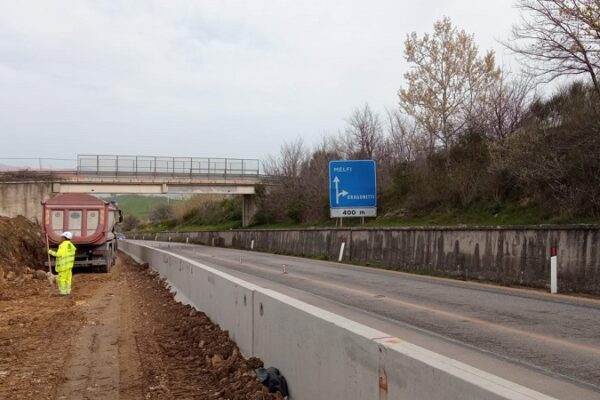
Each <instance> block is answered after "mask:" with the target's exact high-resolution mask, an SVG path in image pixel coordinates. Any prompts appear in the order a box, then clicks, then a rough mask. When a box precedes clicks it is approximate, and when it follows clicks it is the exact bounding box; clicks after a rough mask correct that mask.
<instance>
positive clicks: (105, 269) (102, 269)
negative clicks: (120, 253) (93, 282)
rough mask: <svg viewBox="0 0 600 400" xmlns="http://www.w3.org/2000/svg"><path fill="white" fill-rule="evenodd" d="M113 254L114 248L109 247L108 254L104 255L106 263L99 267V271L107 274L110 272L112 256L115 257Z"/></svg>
mask: <svg viewBox="0 0 600 400" xmlns="http://www.w3.org/2000/svg"><path fill="white" fill-rule="evenodd" d="M112 254H113V252H112V248H110V247H109V248H108V249H107V250H106V255H105V256H104V262H105V264H104V265H100V266H99V267H98V271H100V272H101V273H103V274H107V273H109V272H110V267H111V266H112V257H113V256H112Z"/></svg>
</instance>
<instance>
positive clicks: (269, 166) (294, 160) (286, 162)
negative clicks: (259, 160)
mask: <svg viewBox="0 0 600 400" xmlns="http://www.w3.org/2000/svg"><path fill="white" fill-rule="evenodd" d="M307 154H308V151H307V149H306V146H305V145H304V141H303V140H302V138H297V139H296V140H293V141H291V142H285V143H284V144H283V145H281V148H280V151H279V155H278V156H269V157H268V158H267V161H266V162H265V163H264V169H265V172H266V173H267V174H268V175H275V176H284V177H288V178H295V177H298V176H300V171H301V167H302V164H303V163H304V162H305V161H306V158H307Z"/></svg>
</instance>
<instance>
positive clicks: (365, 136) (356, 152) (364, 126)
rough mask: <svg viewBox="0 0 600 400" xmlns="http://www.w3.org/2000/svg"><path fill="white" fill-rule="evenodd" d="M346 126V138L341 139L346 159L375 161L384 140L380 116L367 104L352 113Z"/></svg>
mask: <svg viewBox="0 0 600 400" xmlns="http://www.w3.org/2000/svg"><path fill="white" fill-rule="evenodd" d="M346 124H347V126H346V131H345V136H342V138H341V141H342V143H343V144H342V147H343V151H344V153H345V155H346V157H347V158H351V159H352V158H353V159H367V160H370V159H373V157H374V156H375V155H376V152H377V149H378V147H379V146H380V145H381V144H382V139H383V132H382V128H381V121H380V119H379V115H378V114H377V113H375V112H373V110H371V107H369V104H368V103H365V105H364V107H362V108H357V109H355V110H354V111H353V112H352V115H350V117H349V118H348V119H347V120H346Z"/></svg>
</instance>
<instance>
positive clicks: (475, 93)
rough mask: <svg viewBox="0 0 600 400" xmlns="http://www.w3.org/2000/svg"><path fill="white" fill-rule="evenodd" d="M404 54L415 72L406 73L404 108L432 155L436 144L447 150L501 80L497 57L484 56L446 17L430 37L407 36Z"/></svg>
mask: <svg viewBox="0 0 600 400" xmlns="http://www.w3.org/2000/svg"><path fill="white" fill-rule="evenodd" d="M404 54H405V58H406V61H408V62H409V63H410V64H411V65H412V67H411V70H410V71H408V72H407V73H406V74H404V78H405V79H406V82H407V86H406V87H405V88H401V89H400V90H399V92H398V95H399V98H400V109H401V110H402V111H404V112H405V113H406V114H408V115H409V116H411V117H413V118H414V119H415V121H417V123H418V124H419V125H420V127H421V128H422V129H423V130H424V131H425V132H427V133H428V135H429V151H430V153H432V152H433V150H434V148H435V145H436V143H437V142H439V143H441V144H442V145H443V146H444V148H446V149H447V148H448V147H449V146H450V145H452V144H453V143H454V142H455V141H456V139H457V138H458V136H459V135H460V133H461V132H462V131H463V130H464V128H465V127H466V125H467V123H468V121H469V119H470V118H471V116H472V114H473V111H474V107H475V105H476V104H477V103H478V102H479V101H480V100H481V98H482V97H483V96H485V95H486V93H487V90H488V89H489V87H490V86H491V85H492V84H493V82H494V81H495V80H496V79H497V78H498V75H499V70H498V69H497V68H496V66H495V58H494V53H493V52H492V51H489V52H487V53H486V54H485V56H483V57H480V56H479V49H478V47H477V46H476V45H475V42H474V39H473V36H472V35H469V34H467V33H466V32H465V31H464V30H460V31H459V30H458V29H457V28H456V27H455V26H453V25H452V22H451V21H450V19H448V18H444V19H443V20H441V21H438V22H436V23H435V24H434V32H433V34H432V35H430V34H425V35H423V36H422V37H419V36H417V34H416V32H413V33H411V34H410V35H408V37H407V39H406V41H405V42H404Z"/></svg>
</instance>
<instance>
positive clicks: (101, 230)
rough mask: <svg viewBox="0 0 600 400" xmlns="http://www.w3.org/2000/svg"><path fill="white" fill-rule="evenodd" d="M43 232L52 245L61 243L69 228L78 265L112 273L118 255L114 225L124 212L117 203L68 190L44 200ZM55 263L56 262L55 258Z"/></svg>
mask: <svg viewBox="0 0 600 400" xmlns="http://www.w3.org/2000/svg"><path fill="white" fill-rule="evenodd" d="M42 205H43V207H44V209H43V216H44V217H43V218H44V223H43V227H44V234H46V235H47V236H48V241H49V243H50V247H56V246H58V245H59V244H60V242H61V237H60V235H61V234H62V233H63V232H65V231H69V232H71V233H72V234H73V240H72V241H73V244H74V245H75V246H76V247H77V253H76V254H75V266H76V267H92V268H96V269H97V270H99V271H101V272H109V271H110V268H111V267H112V266H113V265H114V263H115V260H116V258H117V247H118V246H117V239H116V233H115V226H116V224H117V223H119V222H122V220H123V215H122V214H121V210H119V209H118V208H117V205H116V204H115V203H111V202H107V201H104V200H102V199H99V198H98V197H94V196H91V195H89V194H82V193H67V194H61V195H58V196H56V197H53V198H51V199H49V200H47V201H45V202H43V203H42ZM53 262H54V261H53Z"/></svg>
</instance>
